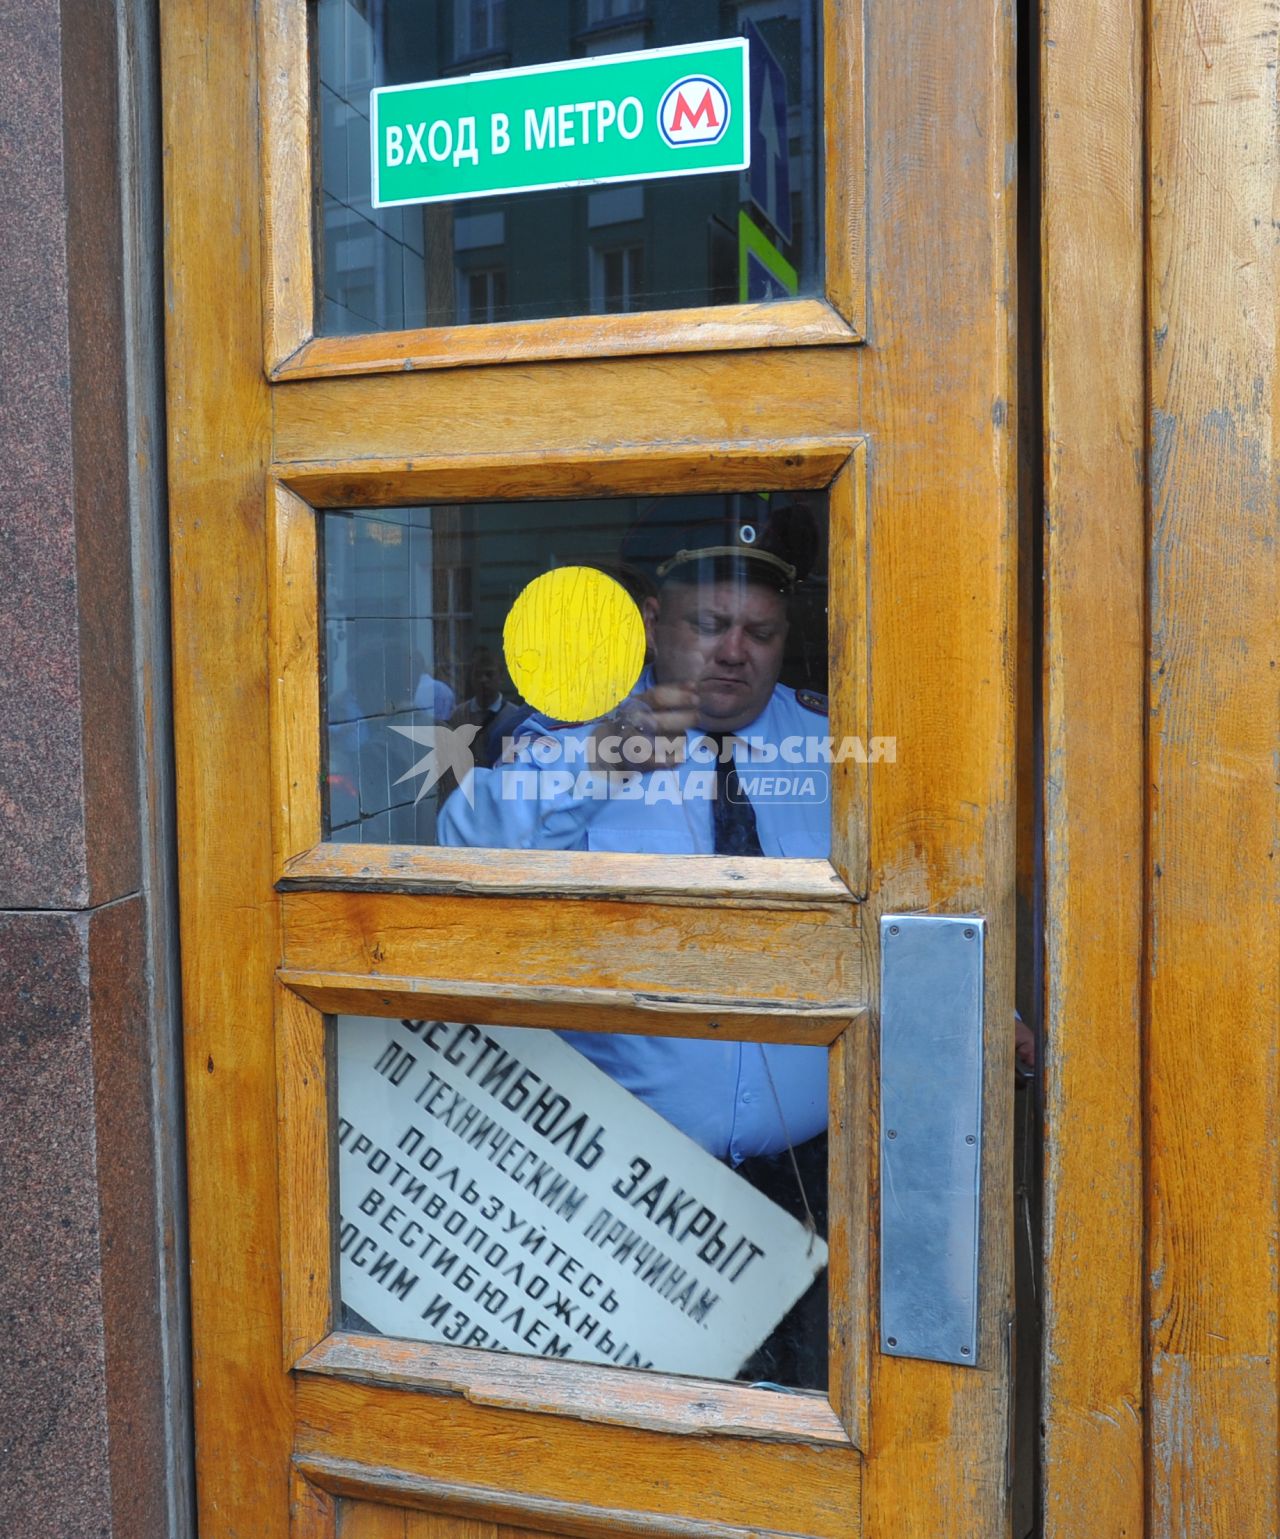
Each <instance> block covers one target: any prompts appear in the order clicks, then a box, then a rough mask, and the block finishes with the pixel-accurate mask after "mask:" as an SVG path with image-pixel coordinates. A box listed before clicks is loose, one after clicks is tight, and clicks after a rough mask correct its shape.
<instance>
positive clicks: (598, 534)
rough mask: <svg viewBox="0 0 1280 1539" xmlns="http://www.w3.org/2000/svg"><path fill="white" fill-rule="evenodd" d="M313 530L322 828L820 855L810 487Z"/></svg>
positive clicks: (396, 512) (822, 791)
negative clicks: (320, 619) (318, 571)
mask: <svg viewBox="0 0 1280 1539" xmlns="http://www.w3.org/2000/svg"><path fill="white" fill-rule="evenodd" d="M321 530H322V540H321V546H322V559H323V565H324V571H323V594H324V605H323V612H324V636H325V648H324V657H325V667H324V688H323V703H324V727H325V731H324V745H325V751H326V754H327V763H326V770H325V818H326V835H327V837H328V838H330V839H332V840H335V841H340V842H348V843H366V844H449V845H469V846H475V847H479V848H517V849H521V848H522V849H582V850H632V851H637V852H640V853H654V854H685V855H697V854H704V855H711V854H733V855H770V856H791V857H811V858H812V857H818V858H821V857H824V856H826V855H827V854H828V852H829V848H830V826H831V817H830V782H831V763H832V759H833V757H836V756H838V755H839V754H843V753H845V752H846V750H847V751H848V752H851V753H855V754H856V753H857V752H859V751H860V749H861V745H859V744H856V743H853V744H849V745H840V748H839V749H838V750H837V748H836V747H835V745H833V744H832V742H831V739H830V738H829V736H828V720H827V703H826V694H825V691H826V685H827V539H826V502H825V495H824V494H821V493H800V494H797V493H773V494H769V495H763V494H758V493H743V494H732V495H724V496H700V497H649V498H633V497H629V498H607V499H606V498H601V499H594V500H585V501H577V502H549V501H548V502H525V503H482V504H462V505H459V504H453V505H448V506H442V505H435V506H432V507H415V508H381V509H376V510H375V509H361V510H352V511H345V512H331V513H325V514H322V515H321Z"/></svg>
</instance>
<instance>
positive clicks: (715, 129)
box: [658, 75, 729, 149]
mask: <svg viewBox="0 0 1280 1539" xmlns="http://www.w3.org/2000/svg"><path fill="white" fill-rule="evenodd" d="M728 126H729V93H728V92H727V91H726V90H725V88H724V87H723V86H722V85H721V84H720V82H719V81H718V80H712V79H710V78H709V77H708V76H706V75H686V76H685V77H684V79H683V80H677V81H676V83H675V85H673V86H672V87H671V89H670V90H669V91H668V92H667V94H666V95H665V96H664V97H663V98H662V105H661V106H660V107H659V108H658V128H659V129H660V130H661V133H662V137H663V138H664V139H665V140H666V141H667V143H668V144H669V145H671V147H672V148H673V149H683V148H684V147H685V146H686V145H695V144H717V143H719V141H720V140H721V139H723V138H724V131H725V129H726V128H728Z"/></svg>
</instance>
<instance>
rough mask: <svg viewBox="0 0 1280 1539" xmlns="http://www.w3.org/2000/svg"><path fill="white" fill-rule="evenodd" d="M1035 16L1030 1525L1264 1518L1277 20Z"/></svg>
mask: <svg viewBox="0 0 1280 1539" xmlns="http://www.w3.org/2000/svg"><path fill="white" fill-rule="evenodd" d="M1042 29H1043V30H1042V35H1041V39H1040V68H1041V77H1042V88H1041V98H1040V122H1041V133H1042V162H1041V163H1042V179H1043V195H1042V209H1043V220H1042V236H1043V283H1044V302H1043V321H1044V328H1043V329H1044V355H1043V367H1044V384H1045V389H1044V414H1045V423H1044V450H1045V462H1044V463H1045V507H1046V535H1045V585H1046V599H1045V602H1046V624H1045V670H1044V678H1045V701H1044V731H1045V742H1046V777H1045V796H1046V818H1047V826H1046V834H1047V841H1046V847H1045V866H1046V874H1047V888H1048V890H1047V900H1048V901H1047V915H1046V945H1047V959H1046V961H1047V965H1046V999H1045V1022H1046V1053H1045V1066H1044V1069H1045V1094H1046V1123H1045V1154H1046V1166H1045V1213H1046V1228H1045V1245H1044V1296H1045V1299H1046V1304H1047V1309H1046V1316H1045V1327H1044V1339H1043V1365H1044V1366H1043V1373H1044V1397H1043V1420H1044V1424H1045V1439H1044V1445H1043V1461H1044V1462H1043V1477H1044V1484H1045V1529H1044V1531H1045V1534H1046V1535H1047V1536H1049V1539H1078V1536H1082V1535H1085V1534H1095V1533H1127V1534H1142V1533H1149V1534H1152V1535H1163V1534H1171V1533H1184V1532H1185V1533H1189V1532H1207V1531H1209V1529H1212V1531H1213V1532H1215V1533H1223V1534H1226V1533H1230V1534H1233V1535H1237V1534H1238V1535H1240V1536H1241V1539H1246V1536H1247V1539H1254V1536H1257V1539H1261V1536H1263V1535H1266V1534H1273V1533H1274V1532H1275V1531H1276V1526H1277V1522H1280V1475H1278V1473H1277V1465H1276V1457H1275V1450H1276V1439H1277V1418H1278V1411H1277V1406H1278V1401H1277V1394H1276V1363H1277V1360H1278V1358H1280V1352H1278V1339H1277V1312H1276V1307H1275V1299H1276V1287H1277V1262H1276V1234H1277V1218H1276V1213H1277V1191H1278V1190H1280V1153H1278V1152H1277V1143H1276V1137H1275V1129H1276V1124H1277V1116H1278V1113H1280V1103H1278V1093H1277V1077H1276V1057H1277V1053H1278V1052H1280V1021H1278V1019H1277V1009H1276V968H1275V957H1276V955H1277V954H1280V932H1278V928H1277V909H1276V905H1275V901H1274V894H1275V875H1274V815H1275V814H1274V807H1275V770H1274V752H1275V749H1274V720H1275V686H1274V680H1275V674H1274V671H1273V670H1274V668H1275V666H1276V664H1275V661H1274V659H1275V657H1276V651H1277V616H1278V615H1280V593H1278V590H1277V567H1276V561H1275V551H1274V530H1275V518H1276V463H1275V461H1276V455H1275V443H1274V432H1275V430H1274V417H1275V403H1276V380H1277V367H1276V349H1277V324H1276V315H1277V308H1276V295H1277V288H1278V284H1277V278H1278V277H1280V266H1278V263H1277V254H1276V253H1277V246H1276V240H1275V226H1274V219H1275V211H1274V200H1275V188H1276V186H1277V185H1280V129H1278V124H1277V110H1276V101H1275V71H1276V33H1275V23H1274V17H1273V15H1272V14H1271V13H1270V12H1269V10H1268V8H1267V7H1266V6H1265V5H1262V4H1256V3H1241V4H1238V5H1234V6H1213V7H1208V8H1202V7H1194V6H1192V7H1175V6H1170V5H1167V4H1164V3H1163V0H1157V3H1155V4H1151V5H1146V6H1144V5H1143V4H1140V3H1136V0H1099V3H1098V4H1093V5H1087V6H1081V5H1077V4H1074V3H1071V0H1049V3H1048V4H1047V5H1046V6H1045V7H1044V12H1043V17H1042ZM1228 79H1229V80H1231V81H1232V82H1233V85H1232V88H1231V90H1230V91H1229V92H1228V91H1222V90H1220V89H1219V88H1218V83H1219V82H1222V81H1224V80H1228ZM1226 595H1229V600H1228V599H1226V598H1225V596H1226ZM1268 728H1270V729H1271V735H1270V740H1269V741H1268ZM1246 1173H1247V1174H1246Z"/></svg>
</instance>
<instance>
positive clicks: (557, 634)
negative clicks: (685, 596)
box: [502, 566, 645, 722]
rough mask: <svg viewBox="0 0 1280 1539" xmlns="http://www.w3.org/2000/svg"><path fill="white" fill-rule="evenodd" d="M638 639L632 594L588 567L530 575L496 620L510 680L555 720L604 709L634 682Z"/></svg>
mask: <svg viewBox="0 0 1280 1539" xmlns="http://www.w3.org/2000/svg"><path fill="white" fill-rule="evenodd" d="M644 644H645V643H644V621H643V619H642V618H641V616H640V611H639V609H638V608H637V607H636V601H635V600H634V599H633V598H632V597H631V595H630V594H629V593H628V592H627V590H626V589H625V588H624V587H623V586H622V584H621V583H619V582H615V581H614V579H613V578H612V577H606V576H605V574H604V573H603V572H597V571H596V570H595V568H594V567H589V566H561V567H557V568H556V569H555V570H554V571H552V572H544V573H543V574H542V576H541V577H535V578H534V579H533V581H532V582H531V583H529V584H528V586H527V587H526V588H525V589H524V590H523V592H522V593H521V594H520V596H519V598H517V599H516V601H515V603H514V604H512V606H511V612H510V613H509V614H508V615H507V620H506V624H505V625H504V626H503V627H502V648H503V652H504V653H505V655H506V659H507V667H508V668H509V669H510V670H511V681H512V683H513V684H514V685H515V687H516V688H517V689H518V690H519V691H520V693H521V694H522V695H523V696H524V698H525V699H526V700H527V701H528V702H529V704H530V705H531V706H532V707H533V708H534V710H535V711H537V712H539V713H540V714H541V715H543V716H550V717H551V718H553V719H554V720H555V721H568V722H581V721H593V720H594V719H595V718H596V717H597V716H607V715H608V713H609V712H610V711H611V710H613V708H614V707H615V706H616V705H618V704H620V703H621V702H622V701H623V700H625V699H626V698H627V696H628V695H629V694H630V693H631V691H632V690H633V689H634V688H635V683H636V680H637V679H638V678H639V677H640V670H641V669H642V668H643V667H644Z"/></svg>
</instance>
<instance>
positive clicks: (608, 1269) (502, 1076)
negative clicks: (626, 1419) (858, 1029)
mask: <svg viewBox="0 0 1280 1539" xmlns="http://www.w3.org/2000/svg"><path fill="white" fill-rule="evenodd" d="M336 1029H337V1037H338V1122H337V1130H336V1141H337V1147H338V1155H337V1164H338V1172H339V1208H340V1235H339V1251H340V1255H341V1280H342V1302H343V1322H342V1323H343V1325H344V1327H345V1328H346V1329H349V1330H357V1331H368V1330H374V1331H378V1332H381V1333H383V1334H386V1335H393V1336H399V1337H405V1338H410V1339H414V1340H423V1341H443V1342H449V1343H451V1344H452V1345H455V1346H462V1347H484V1348H489V1349H494V1350H500V1351H510V1352H521V1353H527V1354H532V1355H536V1356H547V1357H561V1358H570V1359H573V1360H574V1361H578V1362H592V1363H609V1364H616V1365H619V1366H622V1367H632V1368H652V1369H655V1370H661V1371H665V1372H669V1373H686V1374H696V1375H698V1376H701V1377H711V1378H721V1379H744V1380H747V1381H749V1382H753V1383H759V1384H764V1385H766V1386H777V1387H786V1388H807V1389H824V1388H825V1387H826V1383H827V1298H826V1245H825V1243H824V1239H823V1237H824V1236H825V1234H826V1222H827V1212H826V1208H827V1137H826V1124H827V1063H826V1049H825V1048H819V1047H799V1046H782V1045H778V1044H773V1043H771V1044H769V1045H768V1046H767V1047H765V1046H762V1045H761V1044H760V1043H757V1042H721V1041H700V1040H692V1039H689V1038H672V1037H632V1036H625V1035H603V1034H586V1033H582V1032H565V1033H556V1032H550V1031H542V1030H536V1029H528V1028H511V1027H508V1028H498V1027H480V1026H469V1025H456V1024H453V1023H448V1022H442V1021H407V1020H405V1021H391V1020H380V1019H374V1018H367V1017H357V1016H340V1017H338V1019H337V1023H336Z"/></svg>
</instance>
